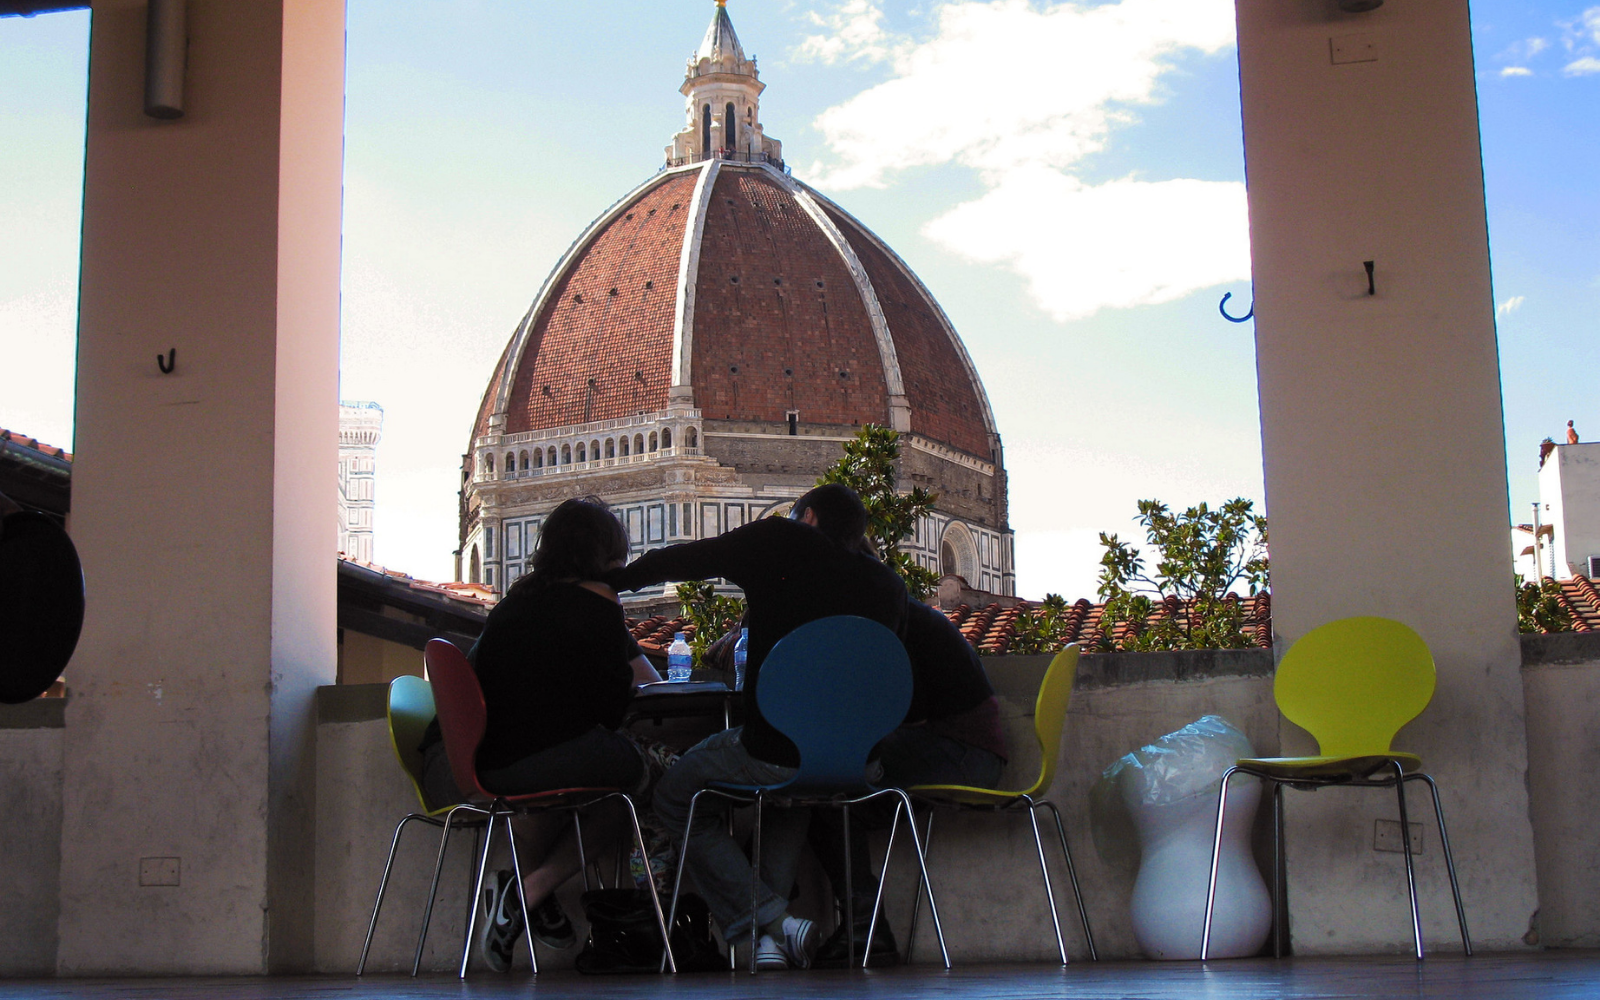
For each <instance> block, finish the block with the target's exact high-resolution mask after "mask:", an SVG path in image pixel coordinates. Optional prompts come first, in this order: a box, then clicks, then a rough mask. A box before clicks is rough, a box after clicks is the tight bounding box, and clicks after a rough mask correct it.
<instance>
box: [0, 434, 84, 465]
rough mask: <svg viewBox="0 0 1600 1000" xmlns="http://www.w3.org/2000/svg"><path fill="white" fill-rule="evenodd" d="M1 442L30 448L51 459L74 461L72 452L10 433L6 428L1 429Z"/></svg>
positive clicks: (24, 435)
mask: <svg viewBox="0 0 1600 1000" xmlns="http://www.w3.org/2000/svg"><path fill="white" fill-rule="evenodd" d="M0 441H3V442H9V443H10V444H14V445H17V446H19V447H22V448H30V449H32V450H34V451H37V452H39V453H40V454H42V455H49V456H50V457H51V458H59V459H61V460H62V461H64V462H70V461H72V452H70V451H68V450H66V449H65V448H57V447H54V446H53V445H48V444H45V443H44V442H42V441H40V440H39V439H38V438H31V437H28V436H27V435H26V434H20V433H18V432H16V431H9V430H6V429H5V428H4V427H0Z"/></svg>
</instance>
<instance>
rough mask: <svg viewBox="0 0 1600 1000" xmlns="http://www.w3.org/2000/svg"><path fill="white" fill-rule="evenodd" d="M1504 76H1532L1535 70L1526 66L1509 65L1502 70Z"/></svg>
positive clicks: (1501, 73)
mask: <svg viewBox="0 0 1600 1000" xmlns="http://www.w3.org/2000/svg"><path fill="white" fill-rule="evenodd" d="M1500 75H1501V76H1502V77H1507V76H1532V75H1533V70H1531V69H1529V68H1528V67H1526V66H1507V67H1505V68H1504V69H1502V70H1501V71H1500Z"/></svg>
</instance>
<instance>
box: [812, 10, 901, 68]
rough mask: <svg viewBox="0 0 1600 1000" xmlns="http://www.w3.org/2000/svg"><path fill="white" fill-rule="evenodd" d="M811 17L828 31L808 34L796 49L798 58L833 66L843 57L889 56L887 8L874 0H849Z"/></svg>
mask: <svg viewBox="0 0 1600 1000" xmlns="http://www.w3.org/2000/svg"><path fill="white" fill-rule="evenodd" d="M808 16H809V18H810V20H811V23H812V24H815V25H816V26H817V27H819V28H826V29H827V31H826V33H824V34H820V35H808V36H806V38H805V39H804V40H802V41H801V43H800V45H799V47H798V48H797V49H796V50H795V56H796V57H797V58H799V59H802V60H812V61H816V62H823V63H827V64H828V65H830V66H831V65H833V64H834V63H836V62H839V61H840V60H859V61H863V62H882V61H883V60H885V59H888V58H889V54H890V52H889V42H890V39H889V36H888V33H887V32H885V31H884V29H883V11H882V10H881V9H879V7H878V5H877V4H875V3H872V2H871V0H846V2H845V3H843V4H841V5H840V6H839V7H838V8H837V9H836V10H835V11H834V12H833V13H831V14H818V13H817V12H815V11H812V12H810V14H809V15H808Z"/></svg>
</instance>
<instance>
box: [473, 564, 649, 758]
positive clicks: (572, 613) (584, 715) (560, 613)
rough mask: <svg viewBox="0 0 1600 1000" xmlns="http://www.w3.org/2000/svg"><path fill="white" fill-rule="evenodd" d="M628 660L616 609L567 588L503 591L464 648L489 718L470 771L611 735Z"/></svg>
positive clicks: (627, 639)
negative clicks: (599, 729) (588, 735)
mask: <svg viewBox="0 0 1600 1000" xmlns="http://www.w3.org/2000/svg"><path fill="white" fill-rule="evenodd" d="M530 583H531V581H530ZM637 655H639V646H638V644H637V643H635V642H634V641H633V638H632V637H631V636H630V635H629V634H628V628H627V624H626V623H625V622H624V620H623V615H622V607H621V606H620V605H618V604H617V603H616V602H614V601H611V600H609V599H607V598H605V597H602V596H600V595H599V594H596V593H595V592H593V591H591V590H585V589H584V588H583V587H580V586H578V585H577V584H575V583H549V584H545V585H543V586H528V587H523V588H515V587H513V588H512V590H511V592H510V593H508V594H507V595H506V596H505V599H504V600H502V601H501V602H500V603H499V604H497V605H495V607H494V610H493V611H490V612H489V618H488V621H486V622H485V623H484V628H483V635H482V636H481V637H480V638H479V639H478V643H477V645H476V646H474V647H473V649H472V656H471V659H472V661H473V667H474V668H475V669H476V670H477V673H478V683H479V684H480V685H482V687H483V701H484V705H485V707H486V708H487V710H488V716H489V718H488V728H487V729H486V731H485V732H484V734H483V743H482V745H481V746H479V748H478V769H479V770H480V771H493V770H496V769H498V768H502V767H506V766H508V765H510V764H514V763H516V762H517V761H519V760H521V759H522V758H524V757H527V756H529V755H531V754H535V753H538V752H539V751H541V750H548V749H549V748H551V747H553V746H555V745H556V744H558V743H565V742H566V741H567V740H570V739H573V738H575V737H577V736H581V735H582V734H583V733H585V732H588V731H589V730H590V729H593V728H594V727H595V726H604V727H605V728H607V729H615V728H617V727H618V726H619V725H621V724H622V718H623V715H624V713H625V712H626V711H627V708H628V701H629V699H631V698H632V697H633V667H632V666H631V665H630V664H629V662H628V661H629V660H631V659H633V657H635V656H637Z"/></svg>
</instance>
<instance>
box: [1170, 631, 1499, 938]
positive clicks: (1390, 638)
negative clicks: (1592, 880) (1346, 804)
mask: <svg viewBox="0 0 1600 1000" xmlns="http://www.w3.org/2000/svg"><path fill="white" fill-rule="evenodd" d="M1433 688H1434V666H1433V654H1432V653H1430V652H1429V651H1428V646H1427V643H1425V642H1423V641H1422V637H1421V636H1419V635H1417V633H1416V632H1415V631H1413V630H1412V629H1411V628H1410V627H1408V626H1406V625H1403V624H1401V623H1400V622H1397V621H1392V620H1390V619H1388V618H1373V617H1361V618H1341V619H1339V620H1338V621H1333V622H1329V623H1327V624H1326V625H1321V626H1318V627H1317V628H1314V629H1312V630H1311V631H1310V632H1307V633H1306V634H1305V635H1304V636H1303V637H1301V639H1300V641H1299V642H1296V643H1295V644H1294V645H1293V646H1291V647H1290V648H1289V651H1288V652H1287V653H1285V654H1283V660H1282V662H1280V663H1279V664H1278V672H1277V677H1276V678H1275V680H1274V681H1273V686H1272V693H1273V697H1274V698H1276V700H1277V702H1278V710H1279V711H1280V712H1282V713H1283V715H1284V718H1286V719H1288V720H1289V721H1290V722H1293V723H1294V724H1295V725H1297V726H1299V727H1300V728H1301V729H1304V730H1305V731H1306V732H1308V733H1310V734H1311V735H1312V736H1313V737H1314V738H1315V739H1316V741H1317V751H1318V752H1317V755H1316V756H1314V757H1266V758H1246V759H1243V760H1240V761H1238V762H1237V763H1235V764H1234V766H1232V767H1230V768H1229V769H1228V770H1227V771H1226V772H1224V773H1223V776H1222V783H1221V788H1220V789H1219V791H1218V798H1217V830H1216V836H1215V839H1214V841H1213V843H1212V849H1211V879H1210V883H1209V885H1208V887H1207V889H1206V920H1205V930H1204V933H1203V934H1202V936H1201V938H1200V958H1201V960H1202V961H1204V960H1205V958H1206V953H1207V951H1208V950H1209V948H1210V944H1211V908H1212V904H1213V903H1214V902H1215V900H1216V892H1217V856H1218V850H1219V845H1220V844H1221V843H1222V823H1223V813H1224V812H1225V810H1226V806H1227V791H1228V779H1229V778H1230V777H1232V776H1233V775H1234V774H1235V773H1244V774H1253V775H1255V776H1256V777H1258V778H1263V779H1265V780H1267V781H1270V782H1272V783H1273V827H1274V831H1273V832H1274V843H1275V851H1276V856H1275V863H1274V864H1273V878H1272V909H1273V916H1274V919H1273V927H1274V928H1277V927H1278V916H1277V915H1278V910H1279V907H1280V902H1279V901H1280V900H1281V899H1282V887H1281V883H1282V879H1283V875H1282V863H1281V861H1278V860H1277V859H1279V858H1281V857H1282V855H1283V788H1284V786H1285V785H1289V786H1291V787H1295V788H1311V789H1315V788H1320V787H1323V786H1327V785H1347V786H1351V787H1356V788H1393V789H1395V792H1396V795H1397V797H1398V799H1399V803H1400V844H1401V849H1402V851H1403V852H1404V854H1405V858H1406V884H1407V888H1408V890H1409V892H1410V896H1411V932H1412V936H1413V938H1414V939H1415V942H1416V948H1417V959H1418V961H1421V959H1422V920H1421V918H1420V917H1419V916H1418V913H1417V876H1416V871H1415V868H1414V866H1413V862H1412V858H1411V825H1410V820H1409V819H1408V818H1407V814H1406V792H1405V783H1406V782H1407V781H1425V782H1427V784H1428V788H1429V789H1430V790H1431V791H1432V792H1433V813H1434V817H1435V818H1436V819H1437V820H1438V823H1439V844H1440V847H1441V849H1442V850H1443V851H1444V862H1445V867H1446V869H1447V870H1448V871H1449V873H1450V891H1451V893H1453V894H1454V896H1455V903H1456V920H1457V922H1458V923H1459V924H1460V925H1461V944H1462V947H1463V948H1464V949H1465V950H1466V953H1467V954H1468V955H1471V954H1472V939H1471V938H1470V937H1469V935H1468V934H1467V916H1466V911H1465V910H1464V909H1463V908H1462V906H1461V887H1460V884H1459V883H1458V882H1457V879H1456V863H1455V859H1454V858H1453V857H1452V856H1451V853H1450V834H1449V832H1448V831H1447V830H1446V829H1445V823H1444V808H1443V806H1441V805H1440V803H1439V786H1438V785H1437V784H1436V783H1435V782H1434V780H1433V778H1432V777H1430V776H1429V775H1428V774H1426V773H1424V772H1423V771H1422V770H1421V768H1422V758H1421V757H1418V756H1417V755H1416V754H1412V753H1404V752H1402V751H1399V750H1394V749H1392V748H1391V747H1390V744H1391V743H1392V742H1393V740H1394V736H1395V734H1396V733H1397V732H1399V731H1400V727H1401V726H1404V725H1405V724H1406V723H1408V722H1410V721H1411V720H1412V719H1415V718H1416V717H1417V716H1418V715H1421V714H1422V710H1423V709H1424V708H1427V707H1428V702H1429V701H1431V700H1433ZM1273 949H1274V951H1275V952H1276V953H1277V954H1278V955H1280V956H1281V955H1282V954H1283V948H1282V945H1281V943H1280V942H1279V941H1278V933H1277V931H1276V930H1275V931H1274V934H1273Z"/></svg>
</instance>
